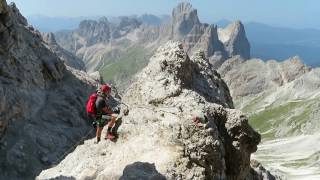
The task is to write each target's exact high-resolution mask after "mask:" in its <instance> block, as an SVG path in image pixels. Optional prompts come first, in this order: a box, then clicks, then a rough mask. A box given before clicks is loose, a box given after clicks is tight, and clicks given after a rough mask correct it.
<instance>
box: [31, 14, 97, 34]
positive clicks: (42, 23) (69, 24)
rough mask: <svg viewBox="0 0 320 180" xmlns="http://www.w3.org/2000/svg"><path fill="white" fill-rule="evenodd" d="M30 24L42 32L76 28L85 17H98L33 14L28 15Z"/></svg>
mask: <svg viewBox="0 0 320 180" xmlns="http://www.w3.org/2000/svg"><path fill="white" fill-rule="evenodd" d="M27 19H28V22H29V24H31V25H32V26H34V27H35V28H37V29H38V30H39V31H41V32H55V31H59V30H71V29H76V28H77V27H78V25H79V23H80V22H81V21H82V20H85V19H97V18H96V17H48V16H43V15H33V16H28V17H27Z"/></svg>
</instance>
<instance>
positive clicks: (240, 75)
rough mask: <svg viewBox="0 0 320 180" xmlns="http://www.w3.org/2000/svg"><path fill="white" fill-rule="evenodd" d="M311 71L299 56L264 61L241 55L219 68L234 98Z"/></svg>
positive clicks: (256, 91)
mask: <svg viewBox="0 0 320 180" xmlns="http://www.w3.org/2000/svg"><path fill="white" fill-rule="evenodd" d="M309 71H310V68H309V67H307V66H306V65H305V64H303V63H302V61H301V59H300V58H299V57H293V58H290V59H288V60H286V61H283V62H277V61H274V60H270V61H267V62H264V61H262V60H260V59H251V60H247V61H245V60H243V59H242V58H241V57H239V56H238V57H234V58H231V59H229V60H227V61H226V62H224V63H223V64H222V66H221V67H220V68H219V70H218V72H219V73H220V74H221V76H222V77H223V79H224V80H225V81H226V83H227V84H228V86H229V88H230V92H231V94H232V97H234V98H238V97H244V96H248V95H255V94H259V93H261V92H263V91H266V90H268V89H272V88H275V87H280V86H283V85H284V84H286V83H289V82H291V81H293V80H295V79H297V78H298V77H300V76H302V75H303V74H305V73H307V72H309Z"/></svg>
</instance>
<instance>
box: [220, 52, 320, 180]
mask: <svg viewBox="0 0 320 180" xmlns="http://www.w3.org/2000/svg"><path fill="white" fill-rule="evenodd" d="M219 72H220V74H221V76H222V78H223V79H224V80H225V81H226V83H227V84H228V86H229V88H230V93H231V94H232V97H233V99H234V103H235V106H236V107H237V108H239V109H241V110H242V111H244V112H245V113H246V114H248V115H249V119H250V124H251V125H252V126H253V127H254V128H255V129H256V130H257V131H258V132H259V133H261V134H262V138H263V143H262V144H260V146H259V148H258V151H257V152H256V153H255V154H254V156H253V158H255V159H257V160H259V161H260V162H261V163H263V164H264V165H266V166H267V167H272V168H274V169H276V171H279V172H281V173H282V174H283V175H284V176H287V178H288V179H300V178H301V172H307V173H305V174H304V175H303V178H305V179H319V173H318V172H319V171H318V169H319V168H320V165H319V163H317V162H318V160H317V158H314V157H315V156H317V154H318V152H319V149H320V148H319V145H320V144H319V133H318V132H319V129H320V123H319V122H320V110H319V106H320V102H319V98H320V93H319V87H320V68H310V67H307V66H306V65H304V64H303V63H302V61H301V60H300V59H299V58H298V57H293V58H290V59H288V60H285V61H283V62H276V61H274V60H269V61H266V62H264V61H262V60H259V59H252V60H246V61H244V60H241V59H240V58H232V59H230V60H227V61H226V62H225V63H224V64H222V66H221V67H220V69H219ZM255 169H256V170H262V168H261V167H259V166H257V167H255ZM258 174H259V173H258ZM276 174H278V172H277V173H276ZM261 175H263V177H267V174H265V173H260V177H261ZM254 176H256V175H254Z"/></svg>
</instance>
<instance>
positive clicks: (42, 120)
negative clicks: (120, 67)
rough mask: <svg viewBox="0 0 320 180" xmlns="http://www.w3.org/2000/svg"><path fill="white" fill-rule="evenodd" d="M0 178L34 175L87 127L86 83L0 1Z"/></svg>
mask: <svg viewBox="0 0 320 180" xmlns="http://www.w3.org/2000/svg"><path fill="white" fill-rule="evenodd" d="M0 16H1V18H0V39H1V41H0V117H1V118H0V162H1V163H0V179H34V177H35V176H36V174H38V173H39V172H40V171H41V170H42V169H44V168H48V167H50V166H51V165H52V164H53V163H54V162H59V158H61V157H62V156H63V154H64V153H65V152H66V151H67V150H68V149H70V148H72V146H73V145H74V144H75V143H76V142H77V141H79V140H80V139H81V138H82V137H83V136H85V135H86V134H87V133H88V131H89V130H90V126H89V125H88V123H87V120H86V115H85V114H84V110H83V109H84V106H85V103H86V99H87V96H88V94H89V91H90V90H92V87H93V86H91V85H90V84H91V83H92V84H93V85H94V84H95V82H94V81H92V80H91V79H90V78H87V76H86V75H85V73H84V72H77V73H74V72H75V71H77V70H74V69H72V68H71V67H66V66H65V65H64V63H63V61H62V60H61V59H60V58H59V57H58V56H57V55H56V54H54V53H53V52H52V51H51V50H50V49H48V47H47V44H45V43H44V42H43V41H42V37H41V35H40V33H39V32H38V31H36V30H34V29H33V28H32V27H31V26H28V25H27V21H26V19H25V18H24V17H23V16H22V15H21V14H20V13H19V10H18V9H17V8H16V6H15V5H14V4H10V5H9V6H8V5H7V3H6V1H4V0H2V1H0Z"/></svg>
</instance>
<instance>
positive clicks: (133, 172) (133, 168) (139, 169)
mask: <svg viewBox="0 0 320 180" xmlns="http://www.w3.org/2000/svg"><path fill="white" fill-rule="evenodd" d="M119 179H120V180H136V179H141V180H166V178H165V176H163V175H162V174H160V173H159V172H158V171H157V169H156V167H155V165H154V164H150V163H143V162H135V163H132V164H129V165H127V166H126V167H125V168H124V170H123V174H122V176H121V177H120V178H119Z"/></svg>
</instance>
